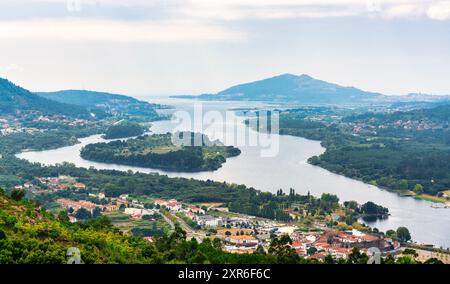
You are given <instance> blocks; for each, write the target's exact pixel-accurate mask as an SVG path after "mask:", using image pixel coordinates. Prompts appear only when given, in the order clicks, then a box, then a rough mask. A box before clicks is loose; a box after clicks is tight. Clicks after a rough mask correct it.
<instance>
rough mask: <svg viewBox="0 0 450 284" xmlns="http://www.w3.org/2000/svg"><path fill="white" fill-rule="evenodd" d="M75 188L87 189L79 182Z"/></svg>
mask: <svg viewBox="0 0 450 284" xmlns="http://www.w3.org/2000/svg"><path fill="white" fill-rule="evenodd" d="M73 187H74V188H76V189H85V188H86V185H85V184H84V183H81V182H77V183H75V184H74V185H73Z"/></svg>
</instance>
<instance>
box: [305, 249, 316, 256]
mask: <svg viewBox="0 0 450 284" xmlns="http://www.w3.org/2000/svg"><path fill="white" fill-rule="evenodd" d="M316 252H317V249H316V247H309V248H308V249H307V250H306V253H307V254H308V255H313V254H315V253H316Z"/></svg>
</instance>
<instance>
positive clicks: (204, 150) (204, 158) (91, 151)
mask: <svg viewBox="0 0 450 284" xmlns="http://www.w3.org/2000/svg"><path fill="white" fill-rule="evenodd" d="M185 135H191V136H192V137H193V139H195V138H194V133H185ZM172 138H173V136H172V134H170V133H167V134H156V135H145V136H140V137H137V138H135V139H129V140H127V141H112V142H109V143H96V144H90V145H87V146H85V147H84V148H83V149H82V150H81V157H82V158H83V159H86V160H92V161H96V162H103V163H113V164H121V165H131V166H139V167H148V168H158V169H163V170H167V171H184V172H197V171H212V170H217V169H218V168H220V167H221V166H222V164H223V163H225V162H226V158H229V157H234V156H237V155H239V154H240V150H239V149H238V148H235V147H232V146H223V145H219V144H216V143H213V142H211V141H209V140H208V138H207V137H206V136H205V135H202V137H201V139H202V140H201V144H200V145H202V146H191V145H195V144H194V143H188V144H189V145H186V144H180V145H177V144H174V142H173V141H172V140H173V139H172Z"/></svg>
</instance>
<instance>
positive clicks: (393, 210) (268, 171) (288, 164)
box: [18, 98, 450, 248]
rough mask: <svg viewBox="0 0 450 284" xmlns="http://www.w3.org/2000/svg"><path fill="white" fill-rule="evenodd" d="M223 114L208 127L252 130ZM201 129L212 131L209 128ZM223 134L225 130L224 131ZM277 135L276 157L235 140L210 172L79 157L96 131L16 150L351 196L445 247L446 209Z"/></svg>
mask: <svg viewBox="0 0 450 284" xmlns="http://www.w3.org/2000/svg"><path fill="white" fill-rule="evenodd" d="M149 100H150V101H151V102H154V103H161V104H167V105H172V106H175V107H176V109H175V110H185V111H187V112H189V113H192V112H193V105H194V102H193V101H190V100H181V99H154V98H151V99H149ZM202 105H203V111H204V112H206V111H209V110H215V111H219V112H222V113H224V112H225V111H226V110H230V109H233V108H253V107H264V105H263V104H261V103H249V102H203V104H202ZM170 111H174V110H170ZM227 114H228V115H227V120H226V121H225V122H223V121H222V122H220V121H219V122H217V123H218V124H219V125H217V126H218V127H213V128H214V130H215V131H217V130H218V129H223V131H225V132H227V131H230V129H232V128H227V127H222V126H223V124H228V125H230V124H234V122H235V121H237V122H238V123H237V124H236V128H235V129H234V130H233V131H235V134H236V133H241V134H242V133H245V132H248V131H250V132H251V131H253V130H250V129H249V128H247V127H246V126H245V125H244V123H243V120H244V117H240V116H237V115H235V114H234V113H232V112H227ZM230 114H231V115H230ZM175 126H179V125H178V124H174V122H171V121H158V122H155V123H153V125H152V128H151V131H152V132H154V133H166V132H172V131H173V130H174V127H175ZM179 130H192V129H179ZM205 134H210V135H211V133H208V131H206V132H205ZM216 134H217V132H216ZM220 134H221V133H219V135H218V136H220ZM225 134H226V135H228V134H227V133H225ZM273 135H276V134H273ZM277 138H279V152H278V154H277V155H276V156H274V157H261V148H260V147H258V146H242V145H237V146H239V148H240V149H241V151H242V153H241V155H239V156H237V157H234V158H230V159H227V162H226V163H225V164H224V165H223V166H222V168H220V169H218V170H217V171H214V172H200V173H174V172H164V171H161V170H155V169H145V168H139V167H131V166H120V165H112V164H103V163H96V162H91V161H86V160H83V159H81V157H80V156H79V151H80V149H81V148H82V147H83V146H84V145H87V144H90V143H96V142H101V141H104V140H103V139H102V138H101V137H100V135H95V136H91V137H88V138H84V139H80V141H81V142H82V143H80V144H77V145H74V146H70V147H64V148H60V149H56V150H50V151H42V152H26V153H21V154H19V155H18V157H19V158H23V159H27V160H29V161H31V162H39V163H42V164H46V165H50V164H56V163H61V162H64V161H67V162H71V163H74V164H76V165H77V166H80V167H86V168H88V167H91V166H93V167H95V168H98V169H116V170H124V171H126V170H133V171H140V172H146V173H148V172H157V173H161V174H166V175H168V176H169V177H185V178H195V179H200V180H207V179H210V180H215V181H226V182H229V183H237V184H245V185H247V186H251V187H254V188H256V189H259V190H263V191H269V192H273V193H275V192H276V191H277V190H278V189H280V188H282V189H283V190H284V191H285V192H288V191H289V188H294V189H295V190H296V192H297V193H300V194H307V192H308V191H309V192H310V193H311V194H312V195H314V196H320V195H321V194H322V193H333V194H336V195H337V196H338V197H339V199H340V202H343V201H347V200H356V201H358V202H359V203H364V202H367V201H373V202H375V203H377V204H380V205H383V206H385V207H387V208H389V212H390V214H391V216H389V218H388V219H386V220H379V221H377V222H374V223H369V225H371V226H373V227H377V228H378V229H380V230H381V231H386V230H388V229H396V228H397V227H399V226H405V227H407V228H408V229H409V230H410V232H411V234H412V237H413V240H414V241H417V242H420V243H429V244H434V245H436V246H443V247H445V248H447V247H450V209H435V208H432V207H431V206H430V205H431V204H432V203H430V202H428V201H422V200H415V199H413V198H406V197H400V196H398V195H397V194H394V193H391V192H388V191H386V190H382V189H379V188H377V187H375V186H372V185H367V184H364V183H362V182H360V181H356V180H352V179H349V178H346V177H343V176H339V175H336V174H333V173H331V172H329V171H327V170H324V169H322V168H319V167H316V166H312V165H310V164H308V163H307V160H308V158H310V157H311V156H314V155H320V154H321V153H323V152H324V151H325V149H324V148H323V147H322V146H321V145H320V142H318V141H311V140H307V139H303V138H299V137H293V136H279V137H277Z"/></svg>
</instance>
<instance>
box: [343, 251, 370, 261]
mask: <svg viewBox="0 0 450 284" xmlns="http://www.w3.org/2000/svg"><path fill="white" fill-rule="evenodd" d="M368 260H369V257H368V256H367V255H366V254H365V253H361V252H360V251H359V249H358V248H353V249H352V252H351V253H350V254H349V255H348V259H347V262H348V263H350V264H367V261H368Z"/></svg>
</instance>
